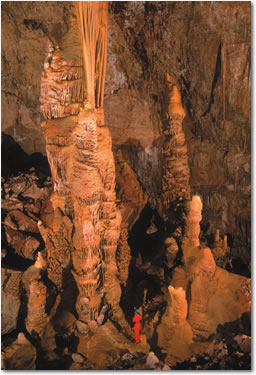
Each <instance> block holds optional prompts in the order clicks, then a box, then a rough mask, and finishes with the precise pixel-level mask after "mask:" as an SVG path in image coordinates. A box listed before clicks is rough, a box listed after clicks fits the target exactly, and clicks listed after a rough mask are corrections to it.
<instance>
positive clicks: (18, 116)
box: [2, 1, 251, 267]
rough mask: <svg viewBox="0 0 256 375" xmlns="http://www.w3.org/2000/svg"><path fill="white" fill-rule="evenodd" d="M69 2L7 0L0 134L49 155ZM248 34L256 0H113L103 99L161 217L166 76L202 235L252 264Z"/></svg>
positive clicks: (118, 144) (118, 142) (119, 148)
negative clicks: (49, 84)
mask: <svg viewBox="0 0 256 375" xmlns="http://www.w3.org/2000/svg"><path fill="white" fill-rule="evenodd" d="M72 8H73V4H72V3H71V2H46V3H45V2H26V1H25V2H8V1H6V2H2V132H4V133H5V134H7V135H10V136H11V137H12V138H13V139H14V141H15V142H17V143H18V144H19V145H20V146H21V147H22V149H23V150H24V151H25V152H26V153H28V154H29V155H30V154H33V153H36V152H39V153H42V154H45V153H46V151H45V141H44V138H43V135H42V131H41V127H40V121H41V114H40V86H41V76H42V72H43V69H44V62H45V58H46V55H47V53H48V46H49V43H51V44H52V45H53V46H54V47H57V46H59V47H60V48H61V47H62V44H63V41H64V39H65V35H66V33H67V32H68V31H69V30H70V27H71V24H70V18H69V16H68V15H69V13H70V11H71V10H72ZM250 33H251V30H250V2H235V3H233V2H223V3H221V2H211V3H207V2H206V3H204V2H185V3H183V2H143V1H142V2H112V3H111V2H110V3H109V26H108V61H107V71H106V83H105V97H104V108H105V119H106V123H107V125H108V126H109V129H110V133H111V137H112V142H113V150H114V153H115V155H118V153H119V154H120V152H121V155H122V158H123V159H124V160H125V162H127V163H128V164H129V166H130V167H131V168H132V170H133V171H134V172H135V173H136V175H137V178H138V180H139V182H140V184H141V187H142V189H143V190H144V192H145V193H146V194H147V196H148V201H149V202H150V205H151V206H152V208H153V209H156V210H157V211H158V212H159V214H160V215H161V212H162V205H161V201H160V195H161V189H162V181H161V180H162V168H161V166H162V160H163V148H164V120H165V112H166V101H167V97H168V85H166V74H169V75H170V77H171V80H172V82H173V83H175V84H176V85H177V87H178V89H179V91H180V93H181V98H182V103H183V107H184V110H185V113H186V116H185V118H184V121H183V131H184V133H185V140H186V146H187V153H188V165H189V169H190V186H191V192H192V194H193V193H197V194H199V195H200V196H201V197H202V200H203V207H204V212H203V221H202V222H201V228H202V231H201V233H202V234H201V236H202V240H204V241H205V242H206V243H208V244H212V243H213V235H214V233H215V231H216V229H220V234H221V237H223V236H224V234H227V235H228V243H229V246H230V248H231V253H232V257H233V258H238V259H240V260H241V261H243V262H244V263H246V264H247V265H250V143H251V141H250V120H251V119H250V89H251V67H250V64H251V57H250V56H251V55H250V35H251V34H250ZM4 139H5V138H3V140H4ZM7 162H8V161H7ZM3 163H5V160H4V159H3ZM249 267H250V266H249Z"/></svg>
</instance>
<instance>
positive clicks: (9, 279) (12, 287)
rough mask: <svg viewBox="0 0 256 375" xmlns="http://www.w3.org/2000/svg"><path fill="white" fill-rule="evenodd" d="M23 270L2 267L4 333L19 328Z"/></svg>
mask: <svg viewBox="0 0 256 375" xmlns="http://www.w3.org/2000/svg"><path fill="white" fill-rule="evenodd" d="M21 278H22V272H21V271H14V270H11V269H7V268H2V269H1V285H2V288H1V291H2V293H1V332H2V335H4V334H6V333H8V332H11V331H13V330H15V329H16V328H17V320H18V314H19V309H20V305H21V301H20V282H21Z"/></svg>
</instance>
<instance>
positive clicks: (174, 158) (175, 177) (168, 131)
mask: <svg viewBox="0 0 256 375" xmlns="http://www.w3.org/2000/svg"><path fill="white" fill-rule="evenodd" d="M167 83H168V96H169V97H168V108H167V113H166V120H165V121H164V124H163V126H164V135H165V140H164V144H163V155H164V159H163V177H162V196H163V207H164V208H165V209H168V208H169V206H170V203H171V202H173V201H175V200H183V199H190V185H189V177H190V174H189V166H188V158H187V146H186V142H185V136H184V132H183V129H182V121H183V119H184V117H185V112H184V109H183V107H182V104H181V96H180V93H179V91H178V88H177V86H175V85H173V84H172V82H171V79H170V76H169V75H168V74H167Z"/></svg>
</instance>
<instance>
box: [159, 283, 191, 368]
mask: <svg viewBox="0 0 256 375" xmlns="http://www.w3.org/2000/svg"><path fill="white" fill-rule="evenodd" d="M167 301H168V306H167V309H166V312H165V314H164V315H163V318H162V322H161V325H160V326H159V327H158V330H157V332H158V335H159V341H158V342H159V345H160V346H161V347H163V348H164V350H165V352H166V353H167V355H168V354H171V356H170V358H168V359H169V363H172V362H175V361H176V360H182V359H185V358H187V357H188V356H189V355H190V354H191V353H192V352H191V348H190V346H191V344H192V337H193V334H192V329H191V326H190V325H189V323H188V321H187V320H186V319H187V313H188V303H187V300H186V293H185V290H184V289H183V288H182V287H177V288H174V287H172V285H170V286H169V287H168V296H167Z"/></svg>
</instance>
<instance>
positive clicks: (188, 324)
mask: <svg viewBox="0 0 256 375" xmlns="http://www.w3.org/2000/svg"><path fill="white" fill-rule="evenodd" d="M202 207H203V206H202V202H201V199H200V197H199V196H193V198H192V201H191V202H188V214H187V221H186V228H185V236H184V240H183V243H182V250H183V255H184V267H177V268H175V270H174V272H173V274H172V280H171V283H170V285H169V288H168V293H166V297H165V298H166V301H167V303H168V306H167V309H166V311H165V313H164V315H163V318H162V321H161V323H160V325H159V327H158V329H157V332H158V335H159V345H160V346H161V347H163V348H164V350H165V351H166V353H167V356H168V358H169V361H170V363H172V362H176V361H177V360H178V361H181V360H183V359H185V358H187V357H188V356H190V355H191V354H192V351H193V345H194V343H195V340H198V339H199V340H201V339H203V340H207V339H209V337H210V336H211V335H212V334H214V333H215V332H216V328H217V326H218V325H219V324H224V323H225V322H231V321H235V320H237V319H239V318H240V317H241V316H242V314H243V313H245V312H249V311H250V310H251V286H250V282H251V280H250V279H248V278H246V277H243V276H240V275H236V274H232V273H229V272H227V271H225V270H224V269H222V268H220V267H218V266H216V263H215V260H214V257H213V254H212V251H211V250H210V249H209V248H207V247H201V246H200V240H199V234H200V221H201V219H202V215H201V211H202ZM216 240H217V243H219V242H222V241H221V240H220V238H219V233H218V232H217V234H216ZM169 242H170V241H167V243H169ZM172 243H173V241H171V244H172ZM222 245H223V248H225V246H226V240H225V241H223V244H222ZM167 342H168V344H167Z"/></svg>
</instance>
